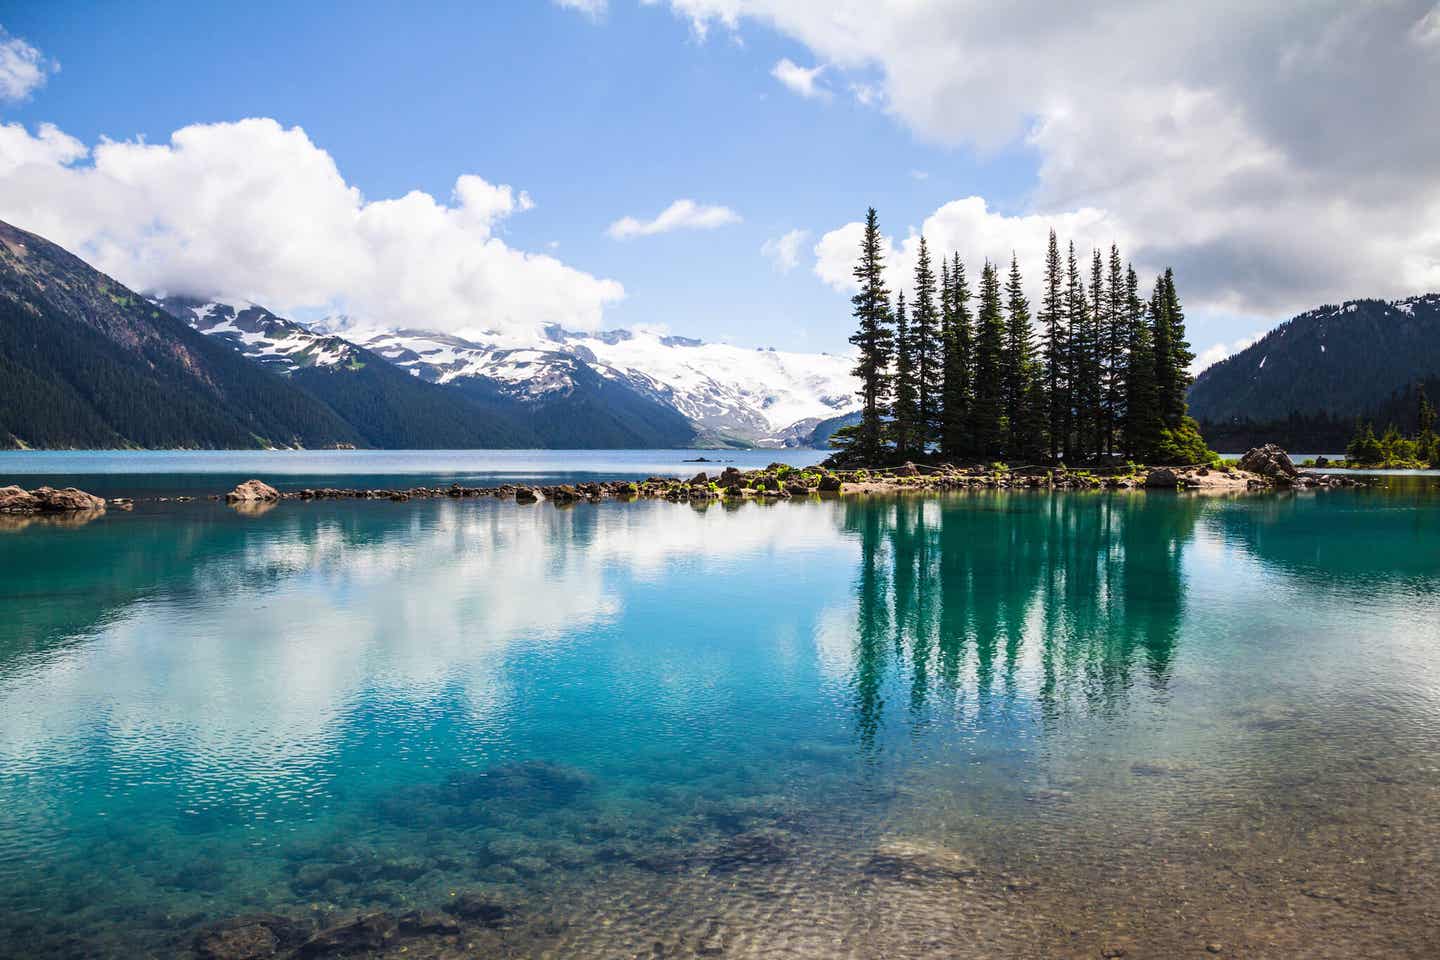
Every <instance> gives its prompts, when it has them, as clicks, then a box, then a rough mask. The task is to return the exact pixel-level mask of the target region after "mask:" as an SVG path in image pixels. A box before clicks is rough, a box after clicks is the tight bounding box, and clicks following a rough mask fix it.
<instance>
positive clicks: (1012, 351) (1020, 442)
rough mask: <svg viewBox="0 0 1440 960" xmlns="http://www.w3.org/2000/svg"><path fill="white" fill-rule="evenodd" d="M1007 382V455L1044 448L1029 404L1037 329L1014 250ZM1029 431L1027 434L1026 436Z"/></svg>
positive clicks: (1009, 292)
mask: <svg viewBox="0 0 1440 960" xmlns="http://www.w3.org/2000/svg"><path fill="white" fill-rule="evenodd" d="M1005 313H1006V317H1005V362H1004V367H1003V370H1002V375H1003V379H1004V383H1005V428H1006V442H1005V450H1006V454H1007V455H1008V456H1011V457H1020V456H1027V455H1033V454H1034V453H1035V451H1036V450H1037V449H1041V448H1043V435H1036V434H1035V433H1033V431H1034V430H1035V427H1036V421H1035V417H1034V416H1033V415H1032V411H1031V410H1030V407H1029V405H1030V403H1031V402H1032V401H1034V400H1035V390H1034V385H1033V383H1032V380H1033V377H1034V372H1035V371H1034V366H1035V332H1034V330H1033V329H1032V327H1031V325H1030V301H1029V300H1027V299H1026V297H1025V288H1024V285H1023V283H1022V281H1021V279H1020V263H1019V261H1018V260H1017V259H1016V257H1015V254H1014V253H1013V252H1012V253H1011V255H1010V276H1009V278H1008V279H1007V281H1006V283H1005ZM1027 434H1028V435H1027Z"/></svg>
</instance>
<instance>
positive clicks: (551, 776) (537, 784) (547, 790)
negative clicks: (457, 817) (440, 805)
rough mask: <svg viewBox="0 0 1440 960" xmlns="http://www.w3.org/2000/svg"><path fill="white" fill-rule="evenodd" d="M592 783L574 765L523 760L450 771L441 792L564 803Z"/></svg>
mask: <svg viewBox="0 0 1440 960" xmlns="http://www.w3.org/2000/svg"><path fill="white" fill-rule="evenodd" d="M593 783H594V778H593V777H591V776H590V774H588V773H586V772H585V771H583V770H578V769H576V768H575V767H567V766H565V765H564V764H560V763H552V762H551V761H549V760H526V761H524V762H521V763H507V764H503V765H501V766H498V767H491V768H489V769H487V770H473V771H471V770H467V771H464V772H461V773H455V774H452V775H451V776H450V778H449V780H447V781H446V783H445V787H444V793H445V794H446V796H447V797H448V798H449V799H452V800H454V801H458V802H473V801H476V800H498V799H515V800H535V799H545V800H550V801H552V802H556V803H565V802H568V801H569V800H571V799H573V798H574V797H575V796H576V795H577V794H579V793H580V792H581V791H582V790H586V789H588V788H589V787H590V786H591V785H592V784H593Z"/></svg>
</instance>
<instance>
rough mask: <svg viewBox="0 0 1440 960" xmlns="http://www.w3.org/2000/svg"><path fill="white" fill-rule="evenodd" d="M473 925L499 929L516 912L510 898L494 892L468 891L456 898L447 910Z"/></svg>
mask: <svg viewBox="0 0 1440 960" xmlns="http://www.w3.org/2000/svg"><path fill="white" fill-rule="evenodd" d="M445 909H446V910H448V911H449V912H451V913H453V914H455V916H457V917H460V918H462V919H465V920H469V921H470V922H471V923H478V924H480V925H481V926H484V927H498V926H499V925H500V924H501V923H502V922H504V921H505V920H506V919H507V918H508V917H510V916H511V915H512V914H514V912H515V905H514V903H513V902H512V901H511V900H510V898H508V897H505V896H502V895H500V894H498V893H496V892H495V891H493V890H466V891H464V892H462V893H460V894H459V895H458V896H456V897H455V899H454V900H452V901H451V902H450V905H449V906H447V907H446V908H445Z"/></svg>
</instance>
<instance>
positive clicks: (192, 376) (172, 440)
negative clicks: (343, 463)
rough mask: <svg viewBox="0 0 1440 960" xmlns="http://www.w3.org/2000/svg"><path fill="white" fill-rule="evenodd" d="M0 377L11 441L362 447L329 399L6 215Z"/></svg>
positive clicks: (1, 234) (1, 434)
mask: <svg viewBox="0 0 1440 960" xmlns="http://www.w3.org/2000/svg"><path fill="white" fill-rule="evenodd" d="M0 376H3V382H4V383H5V389H4V390H3V391H0V444H3V445H5V446H12V447H13V446H32V447H112V446H142V447H256V446H266V445H284V446H295V445H302V446H306V447H318V446H326V445H333V444H339V443H360V442H363V441H362V438H361V437H360V436H359V434H357V433H356V431H355V430H354V429H353V428H352V427H351V426H350V425H349V424H348V423H346V422H345V421H344V420H343V419H342V418H341V417H339V416H338V415H337V414H336V413H335V411H333V410H332V409H330V407H328V406H327V405H326V404H324V403H322V402H320V401H319V400H316V399H315V398H314V397H312V396H310V395H309V394H307V393H306V392H304V391H303V390H301V389H299V388H298V387H296V386H294V385H293V384H290V383H288V382H286V381H285V380H283V379H281V378H279V377H276V376H275V375H274V374H272V373H270V372H268V371H266V370H263V369H260V368H259V367H257V366H255V365H254V364H252V363H250V362H249V361H247V360H245V358H243V357H241V356H239V355H238V354H236V353H235V352H234V351H232V350H230V349H229V348H227V347H225V346H224V345H222V344H219V343H215V342H213V341H210V340H207V339H206V338H205V337H203V336H201V335H200V334H198V333H196V332H195V331H193V330H191V329H189V327H187V326H186V325H185V324H184V323H182V322H180V321H179V320H177V319H175V318H174V317H172V316H170V315H169V314H168V313H166V312H165V311H164V310H161V309H160V308H159V307H156V306H155V305H153V304H151V303H148V302H147V301H145V300H144V299H143V298H141V297H140V296H138V295H137V294H135V293H134V292H133V291H131V290H128V289H126V288H125V287H124V286H122V285H121V284H119V283H117V282H116V281H115V280H113V279H111V278H110V277H107V276H105V275H104V274H102V273H100V272H99V271H97V270H94V269H93V268H91V267H90V266H88V265H87V264H86V263H85V262H84V261H82V260H80V259H79V258H78V257H75V256H73V255H71V254H69V253H67V252H66V251H64V250H62V249H61V248H60V247H58V246H56V245H55V244H53V243H50V242H49V241H47V240H44V239H42V238H41V237H38V236H35V235H34V234H31V233H26V232H25V231H23V230H19V229H17V228H15V227H12V226H10V225H9V224H6V223H3V222H0Z"/></svg>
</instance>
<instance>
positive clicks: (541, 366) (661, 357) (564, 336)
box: [362, 326, 857, 446]
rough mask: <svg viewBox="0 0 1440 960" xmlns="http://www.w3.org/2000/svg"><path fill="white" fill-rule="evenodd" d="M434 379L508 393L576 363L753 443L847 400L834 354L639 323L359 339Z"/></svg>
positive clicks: (568, 383) (538, 392)
mask: <svg viewBox="0 0 1440 960" xmlns="http://www.w3.org/2000/svg"><path fill="white" fill-rule="evenodd" d="M362 342H363V344H364V345H365V346H366V347H367V348H368V349H370V350H373V351H374V352H376V353H378V354H380V355H381V356H383V357H386V358H387V359H389V360H390V361H391V362H392V363H395V364H397V365H399V366H401V367H404V368H406V369H408V370H410V371H412V372H413V373H414V374H415V375H416V376H419V377H422V378H424V379H426V380H430V381H433V382H435V383H452V382H455V381H457V380H463V379H465V378H470V377H483V378H487V379H489V380H493V381H496V382H497V383H499V384H502V385H504V388H505V389H506V391H507V392H508V393H510V394H511V395H513V396H517V397H531V398H538V397H542V396H545V395H547V394H551V393H554V392H556V391H564V390H567V389H570V388H571V387H572V385H573V383H574V372H575V370H576V367H577V364H584V365H585V366H586V367H588V368H589V369H591V370H593V371H594V372H595V373H598V374H599V375H600V376H602V377H604V378H606V379H607V380H611V381H615V382H619V383H624V384H625V385H627V386H629V387H630V388H631V389H633V390H635V391H636V392H638V393H641V394H642V395H644V396H647V397H650V398H652V399H654V400H657V401H659V402H661V403H664V404H666V405H668V406H670V407H673V408H674V409H675V410H677V411H679V412H680V413H681V414H682V415H684V416H685V417H686V418H688V419H689V420H691V421H692V422H694V423H695V424H697V425H698V426H699V427H701V428H702V429H703V430H705V431H707V432H709V433H711V434H714V435H717V436H722V437H732V438H736V439H741V440H745V441H748V442H751V443H759V444H762V445H774V446H783V445H785V444H786V443H795V442H796V440H795V435H796V431H795V430H794V429H792V428H795V427H796V426H797V425H801V424H803V423H805V422H811V423H818V422H820V421H823V420H828V419H830V418H833V417H836V416H838V415H841V414H844V413H847V412H849V411H850V410H852V409H854V408H855V407H856V405H857V404H856V398H855V393H854V386H853V384H852V380H851V375H850V368H851V362H850V361H849V360H848V359H847V358H844V357H836V356H831V355H829V354H823V353H817V354H806V353H792V352H785V351H778V350H773V349H746V348H743V347H735V346H731V345H729V344H719V343H706V342H703V341H700V340H692V339H689V338H686V337H673V336H663V335H660V334H656V333H652V332H647V331H628V330H610V331H604V332H600V333H581V332H576V331H571V330H565V329H563V328H560V327H556V326H551V327H547V328H546V329H545V330H544V331H543V332H542V335H541V336H539V337H537V338H535V340H534V341H533V342H531V343H524V344H521V345H518V346H517V345H514V344H513V343H507V342H504V341H502V340H500V339H499V338H491V337H488V336H484V335H482V336H480V337H476V338H474V339H465V338H461V337H456V336H453V335H450V334H442V333H434V332H427V331H419V330H398V331H393V332H385V333H380V334H375V335H373V336H370V337H368V338H365V339H363V340H362Z"/></svg>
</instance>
